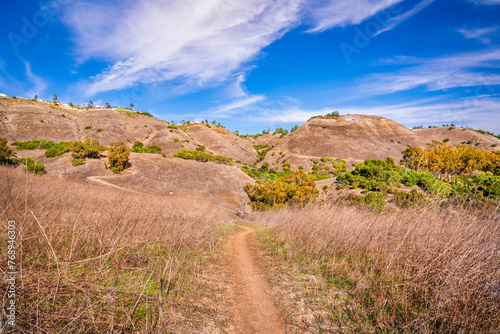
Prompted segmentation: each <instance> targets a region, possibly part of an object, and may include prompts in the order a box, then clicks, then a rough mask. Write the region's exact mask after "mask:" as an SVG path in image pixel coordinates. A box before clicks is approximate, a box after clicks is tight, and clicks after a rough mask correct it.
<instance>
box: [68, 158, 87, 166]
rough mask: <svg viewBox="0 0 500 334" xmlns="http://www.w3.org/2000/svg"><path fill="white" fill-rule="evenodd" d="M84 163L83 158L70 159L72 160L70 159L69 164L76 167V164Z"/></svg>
mask: <svg viewBox="0 0 500 334" xmlns="http://www.w3.org/2000/svg"><path fill="white" fill-rule="evenodd" d="M84 163H85V160H83V159H72V160H71V164H72V165H73V166H75V167H76V166H80V165H83V164H84Z"/></svg>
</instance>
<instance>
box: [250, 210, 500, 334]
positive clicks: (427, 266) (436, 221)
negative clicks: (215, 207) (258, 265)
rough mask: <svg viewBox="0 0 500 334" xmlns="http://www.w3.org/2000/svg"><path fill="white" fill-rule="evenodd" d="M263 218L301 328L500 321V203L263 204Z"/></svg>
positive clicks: (275, 280)
mask: <svg viewBox="0 0 500 334" xmlns="http://www.w3.org/2000/svg"><path fill="white" fill-rule="evenodd" d="M258 221H259V222H260V223H263V224H265V225H266V226H267V228H266V229H264V230H262V231H261V232H260V239H261V240H262V241H263V242H264V245H265V247H264V249H265V250H267V252H268V254H269V256H268V257H267V260H268V261H267V265H266V266H267V268H266V270H267V272H268V273H269V278H270V280H271V282H272V284H273V285H275V286H276V287H277V289H278V291H279V293H278V300H279V302H280V304H281V305H282V307H283V309H286V310H287V317H288V318H289V319H295V323H296V324H298V325H300V326H301V327H303V328H308V329H310V330H312V331H313V332H315V333H326V332H333V333H370V332H377V333H395V332H397V333H494V332H498V330H499V329H500V253H499V247H500V244H499V241H500V215H499V212H498V208H496V210H494V209H491V210H487V211H484V210H483V211H477V210H474V209H472V208H469V209H459V208H451V207H447V208H442V207H441V208H440V207H430V206H429V207H424V208H420V209H407V210H403V211H400V212H398V213H381V214H376V213H374V212H373V211H362V210H361V209H360V208H358V207H352V206H351V207H350V206H342V205H332V206H326V207H322V208H317V207H316V208H308V209H304V210H294V209H287V210H282V211H276V212H270V213H265V214H262V215H261V216H260V217H259V218H258ZM294 328H295V327H294ZM296 328H298V327H296ZM299 332H300V333H303V332H301V331H300V330H299Z"/></svg>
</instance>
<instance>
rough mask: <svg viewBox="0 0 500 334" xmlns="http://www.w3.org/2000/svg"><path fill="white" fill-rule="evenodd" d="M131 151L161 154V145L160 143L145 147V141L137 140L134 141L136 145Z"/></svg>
mask: <svg viewBox="0 0 500 334" xmlns="http://www.w3.org/2000/svg"><path fill="white" fill-rule="evenodd" d="M130 152H135V153H152V154H161V147H160V146H158V145H150V146H148V147H144V144H143V143H141V142H140V141H136V142H134V146H133V147H132V148H131V149H130Z"/></svg>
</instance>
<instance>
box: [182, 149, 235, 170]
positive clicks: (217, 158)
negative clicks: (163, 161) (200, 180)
mask: <svg viewBox="0 0 500 334" xmlns="http://www.w3.org/2000/svg"><path fill="white" fill-rule="evenodd" d="M174 158H180V159H185V160H196V161H200V162H209V161H212V162H215V163H218V164H223V165H229V166H232V165H233V161H232V160H231V158H228V157H226V156H223V155H218V154H212V153H208V152H205V146H203V145H200V146H198V147H197V148H196V150H194V151H189V150H183V151H179V152H177V153H175V154H174Z"/></svg>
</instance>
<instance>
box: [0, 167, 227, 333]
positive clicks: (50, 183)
mask: <svg viewBox="0 0 500 334" xmlns="http://www.w3.org/2000/svg"><path fill="white" fill-rule="evenodd" d="M0 173H1V182H0V207H1V208H2V209H1V211H0V219H1V220H2V222H5V223H2V226H5V233H1V234H0V236H1V237H0V248H1V249H0V253H1V254H2V261H4V262H3V263H7V258H6V256H7V250H6V248H7V230H6V226H7V221H8V220H15V221H16V226H17V233H18V236H17V241H18V242H17V260H16V261H18V262H17V264H16V265H17V269H18V271H19V272H20V274H21V277H19V278H20V279H19V280H18V281H17V289H18V291H17V297H16V303H17V305H18V308H17V312H18V314H17V319H18V320H17V321H18V326H19V328H20V329H22V330H24V331H27V332H41V333H57V332H61V333H66V332H72V333H90V332H94V333H97V332H102V333H104V332H155V331H156V332H159V331H160V329H161V332H165V331H167V330H170V331H172V332H198V331H199V330H200V329H206V328H210V327H214V328H216V327H217V326H218V324H217V321H222V322H223V321H225V320H227V319H224V318H223V315H218V316H219V318H217V317H215V316H214V313H215V312H214V309H215V308H216V307H217V305H213V302H216V301H217V298H219V297H220V294H219V293H218V292H216V291H215V290H214V289H213V288H211V286H212V285H213V284H212V285H210V284H207V283H206V281H207V280H208V279H209V278H207V275H212V273H210V266H211V264H212V263H213V262H215V261H217V259H218V257H219V256H220V255H221V252H220V249H221V245H222V243H223V241H224V240H225V236H226V235H227V233H228V232H230V231H232V230H233V228H234V225H232V224H231V223H228V222H226V220H225V219H224V217H221V215H220V214H219V213H218V212H217V210H216V209H215V208H211V207H210V206H209V205H208V204H206V203H186V202H180V201H179V200H177V201H173V200H172V199H167V198H164V197H160V196H144V195H135V194H130V193H128V192H123V191H120V190H118V189H113V188H109V187H99V186H92V185H88V184H85V183H79V182H71V181H67V180H62V179H50V178H45V177H37V176H34V175H31V174H28V173H24V172H22V171H21V170H19V169H11V168H6V167H0ZM1 284H2V285H1V289H2V290H3V291H5V290H6V288H7V282H6V280H2V283H1ZM211 295H212V296H213V298H210V296H211ZM217 296H219V297H217ZM207 297H209V298H208V299H207ZM214 319H215V320H214ZM217 319H218V320H217Z"/></svg>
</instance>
